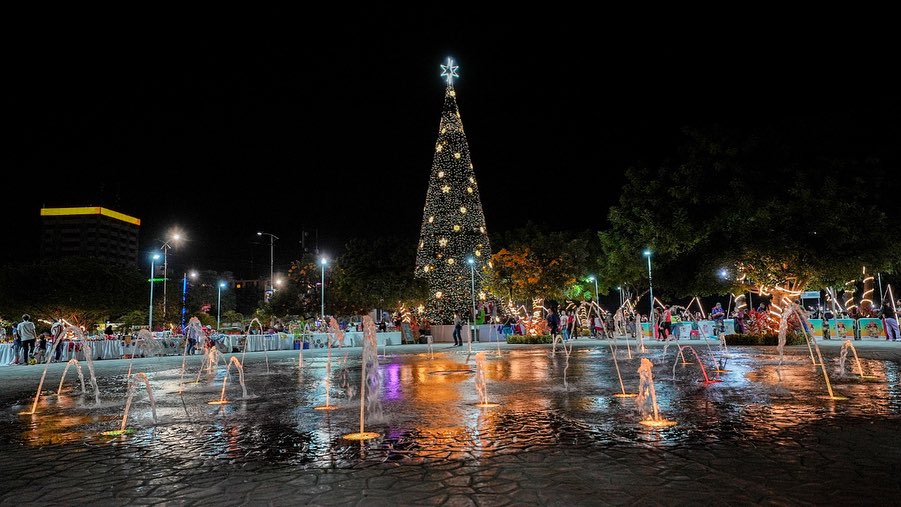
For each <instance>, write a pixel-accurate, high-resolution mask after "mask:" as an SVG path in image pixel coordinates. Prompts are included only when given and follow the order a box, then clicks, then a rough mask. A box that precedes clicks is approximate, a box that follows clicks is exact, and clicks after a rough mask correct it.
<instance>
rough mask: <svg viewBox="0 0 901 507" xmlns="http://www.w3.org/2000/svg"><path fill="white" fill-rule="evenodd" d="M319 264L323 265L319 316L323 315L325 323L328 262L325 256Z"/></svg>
mask: <svg viewBox="0 0 901 507" xmlns="http://www.w3.org/2000/svg"><path fill="white" fill-rule="evenodd" d="M319 264H320V265H322V282H321V283H320V284H319V285H320V286H322V295H321V296H320V297H319V302H320V307H319V316H320V317H322V322H323V324H324V323H325V265H326V264H328V260H326V258H325V257H323V258H321V259H319Z"/></svg>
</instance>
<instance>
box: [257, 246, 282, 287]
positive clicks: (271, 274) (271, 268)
mask: <svg viewBox="0 0 901 507" xmlns="http://www.w3.org/2000/svg"><path fill="white" fill-rule="evenodd" d="M264 234H265V235H266V236H269V295H270V296H271V295H272V293H273V292H274V291H275V287H274V286H273V283H274V280H273V278H274V276H275V275H274V271H275V255H274V254H275V245H274V244H275V240H277V239H278V236H276V235H275V234H272V233H269V232H258V233H257V236H262V235H264Z"/></svg>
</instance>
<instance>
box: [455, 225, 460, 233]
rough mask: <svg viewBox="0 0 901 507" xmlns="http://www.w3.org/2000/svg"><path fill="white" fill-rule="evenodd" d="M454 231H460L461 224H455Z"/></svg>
mask: <svg viewBox="0 0 901 507" xmlns="http://www.w3.org/2000/svg"><path fill="white" fill-rule="evenodd" d="M454 232H460V226H459V225H457V224H454Z"/></svg>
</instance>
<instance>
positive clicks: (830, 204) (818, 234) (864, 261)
mask: <svg viewBox="0 0 901 507" xmlns="http://www.w3.org/2000/svg"><path fill="white" fill-rule="evenodd" d="M893 128H894V134H895V135H896V136H897V134H898V126H897V125H895V126H894V127H893ZM684 134H685V137H686V139H685V144H684V147H683V149H682V150H681V153H680V154H679V156H678V158H677V159H676V160H674V161H673V162H671V163H668V164H664V165H663V166H662V167H660V168H658V169H656V170H654V169H648V168H632V169H629V170H628V171H627V182H626V184H625V186H624V188H623V191H622V194H621V197H620V200H619V204H618V205H617V206H614V207H613V208H611V209H610V213H609V222H610V227H609V229H608V230H606V231H604V232H602V233H601V234H600V237H601V242H602V247H603V252H604V258H605V260H606V270H605V271H606V273H605V274H606V275H607V276H614V275H617V274H618V275H619V276H624V277H626V278H627V279H629V280H639V279H647V259H646V258H645V257H643V255H642V252H643V251H644V250H645V249H646V248H650V249H651V250H652V251H653V257H652V260H653V273H654V287H655V292H656V291H658V290H662V291H663V293H665V294H668V295H670V296H677V297H679V296H689V295H695V294H701V295H707V294H714V293H723V292H726V291H728V289H729V288H732V287H738V286H740V285H746V286H760V285H763V286H765V287H770V288H771V287H773V286H774V285H776V284H786V283H790V282H791V281H794V283H795V284H796V286H797V287H810V288H820V287H826V286H838V285H841V284H842V283H844V282H845V281H847V280H849V279H854V278H855V277H856V276H858V275H859V273H860V270H861V266H864V265H865V266H867V267H868V268H869V270H870V271H876V270H881V271H883V272H885V271H891V270H895V269H897V268H898V261H899V250H898V249H897V245H894V244H892V242H891V241H890V240H889V236H890V233H889V231H895V230H898V225H899V216H898V206H897V204H896V203H895V202H893V201H894V200H895V199H896V198H897V197H896V196H897V192H896V191H897V189H898V185H897V183H896V178H895V177H894V175H896V174H897V168H898V167H897V165H898V156H897V147H895V148H894V149H893V150H892V151H888V150H887V149H885V148H884V147H885V146H888V145H890V143H885V142H880V143H875V142H874V143H871V142H870V141H873V139H871V136H887V135H891V132H885V131H884V130H880V129H877V128H876V127H875V126H873V125H861V124H859V123H857V122H856V121H855V118H854V117H847V116H843V117H840V118H820V119H817V120H809V121H802V120H792V121H788V122H785V123H783V124H781V125H780V126H778V127H769V128H759V129H755V130H753V131H750V132H749V131H744V132H742V131H731V130H727V129H722V128H709V129H685V130H684ZM895 138H896V139H901V137H895ZM876 146H880V147H883V148H881V149H877V148H875V147H876ZM721 269H726V270H727V273H728V277H727V280H726V281H724V280H723V279H721V278H720V277H719V276H718V274H719V272H720V270H721ZM742 274H745V275H747V277H746V278H745V279H744V280H742V282H741V283H738V282H736V278H740V276H741V275H742Z"/></svg>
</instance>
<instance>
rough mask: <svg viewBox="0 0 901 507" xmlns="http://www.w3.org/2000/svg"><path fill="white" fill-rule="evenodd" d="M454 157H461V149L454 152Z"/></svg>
mask: <svg viewBox="0 0 901 507" xmlns="http://www.w3.org/2000/svg"><path fill="white" fill-rule="evenodd" d="M454 158H456V159H459V158H460V152H459V151H458V152H456V153H454Z"/></svg>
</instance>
